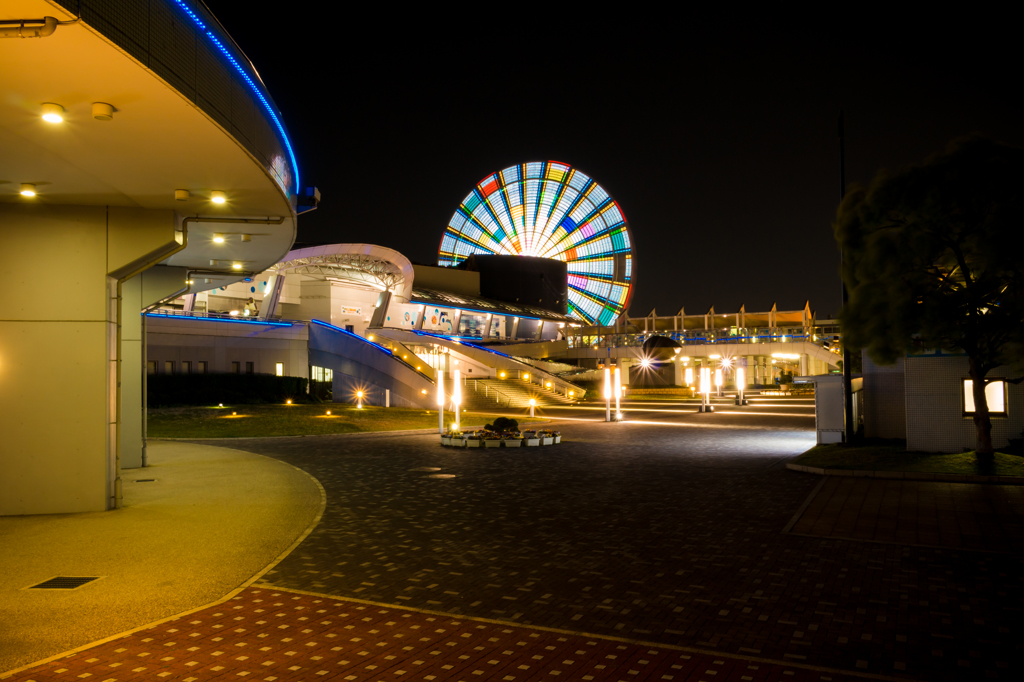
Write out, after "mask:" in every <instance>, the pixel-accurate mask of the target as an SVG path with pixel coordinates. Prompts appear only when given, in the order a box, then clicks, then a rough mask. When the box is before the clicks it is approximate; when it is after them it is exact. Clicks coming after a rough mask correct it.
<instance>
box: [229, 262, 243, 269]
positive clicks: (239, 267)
mask: <svg viewBox="0 0 1024 682" xmlns="http://www.w3.org/2000/svg"><path fill="white" fill-rule="evenodd" d="M231 267H232V268H234V269H235V270H241V269H242V264H241V263H232V264H231Z"/></svg>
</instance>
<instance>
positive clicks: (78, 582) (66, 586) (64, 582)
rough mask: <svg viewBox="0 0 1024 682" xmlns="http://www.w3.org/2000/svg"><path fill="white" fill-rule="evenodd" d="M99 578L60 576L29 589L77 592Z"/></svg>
mask: <svg viewBox="0 0 1024 682" xmlns="http://www.w3.org/2000/svg"><path fill="white" fill-rule="evenodd" d="M98 579H99V576H92V577H81V576H67V575H58V576H57V577H55V578H50V579H49V580H46V581H44V582H41V583H39V584H38V585H33V586H32V587H30V588H28V589H30V590H77V589H78V588H79V587H81V586H82V585H85V584H86V583H91V582H92V581H93V580H98Z"/></svg>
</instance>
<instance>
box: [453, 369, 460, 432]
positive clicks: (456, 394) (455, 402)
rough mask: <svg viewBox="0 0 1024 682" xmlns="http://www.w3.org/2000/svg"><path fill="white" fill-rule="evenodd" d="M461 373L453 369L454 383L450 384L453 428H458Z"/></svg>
mask: <svg viewBox="0 0 1024 682" xmlns="http://www.w3.org/2000/svg"><path fill="white" fill-rule="evenodd" d="M460 378H461V375H460V373H459V370H455V375H454V377H453V381H454V382H455V384H454V385H453V386H452V404H453V405H454V406H455V430H456V431H458V430H459V405H461V404H462V387H461V386H459V379H460Z"/></svg>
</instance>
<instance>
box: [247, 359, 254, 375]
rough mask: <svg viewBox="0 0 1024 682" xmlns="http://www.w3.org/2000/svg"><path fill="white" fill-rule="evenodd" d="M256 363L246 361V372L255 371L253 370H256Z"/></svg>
mask: <svg viewBox="0 0 1024 682" xmlns="http://www.w3.org/2000/svg"><path fill="white" fill-rule="evenodd" d="M254 364H255V363H252V362H247V363H245V373H246V374H252V373H253V371H254V370H255V368H254V366H253V365H254Z"/></svg>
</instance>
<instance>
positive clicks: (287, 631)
mask: <svg viewBox="0 0 1024 682" xmlns="http://www.w3.org/2000/svg"><path fill="white" fill-rule="evenodd" d="M8 679H9V680H11V682H15V681H17V682H43V681H44V680H83V679H84V680H95V681H96V682H130V681H135V680H182V682H203V681H205V680H246V679H252V680H264V681H265V682H286V681H291V680H310V681H312V680H344V682H364V681H370V680H405V679H409V680H426V681H427V682H447V681H449V680H451V681H455V680H460V681H475V680H502V682H526V681H527V680H552V681H553V680H559V681H562V680H565V681H566V682H568V681H570V680H573V681H575V680H580V681H583V682H590V681H592V680H596V681H603V680H621V681H622V682H643V681H652V682H653V681H658V682H661V681H666V682H684V681H686V680H694V681H696V680H709V681H714V682H720V681H725V680H787V681H790V680H792V681H794V682H795V681H798V680H799V681H803V680H825V681H828V680H832V681H834V682H839V681H840V680H846V679H850V678H848V677H846V676H844V675H837V674H835V673H833V672H829V671H821V670H811V669H807V668H806V667H798V666H792V665H785V664H782V665H779V664H773V663H771V662H765V661H757V660H750V659H747V660H742V659H736V658H732V657H725V656H718V655H714V654H712V655H708V654H703V653H697V652H693V651H681V650H679V649H675V648H668V647H664V646H661V645H643V644H635V643H626V642H622V641H615V640H608V639H602V638H596V637H586V636H578V635H573V634H568V633H555V632H550V631H539V630H534V629H528V628H523V627H516V626H510V625H507V624H504V623H496V622H493V621H491V622H482V621H478V620H472V619H466V618H458V617H454V618H453V617H451V616H446V615H442V614H427V613H418V612H414V611H408V610H404V609H401V608H387V607H385V608H382V607H380V606H375V605H369V604H360V603H354V602H351V601H346V600H342V599H333V598H329V597H317V596H309V595H302V594H295V593H291V592H287V591H281V590H274V589H260V588H248V589H246V590H243V591H242V592H241V593H240V594H239V595H237V596H236V597H234V598H233V599H231V600H228V601H226V602H224V603H222V604H219V605H217V606H213V607H210V608H207V609H203V610H201V611H199V612H196V613H192V614H189V615H187V616H184V617H182V618H180V619H174V620H170V621H167V622H163V623H160V624H158V625H156V626H154V627H151V628H148V629H143V630H140V631H138V632H135V633H132V634H130V635H128V636H127V637H123V638H118V639H114V640H112V641H109V642H105V643H103V644H100V645H98V646H95V647H91V648H89V649H87V650H84V651H81V652H77V653H75V654H72V655H70V656H66V657H63V658H60V659H58V660H55V661H52V662H50V663H47V664H44V665H41V666H37V667H35V668H32V669H31V670H26V671H24V672H22V673H19V674H16V675H14V676H12V677H10V678H8Z"/></svg>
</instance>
